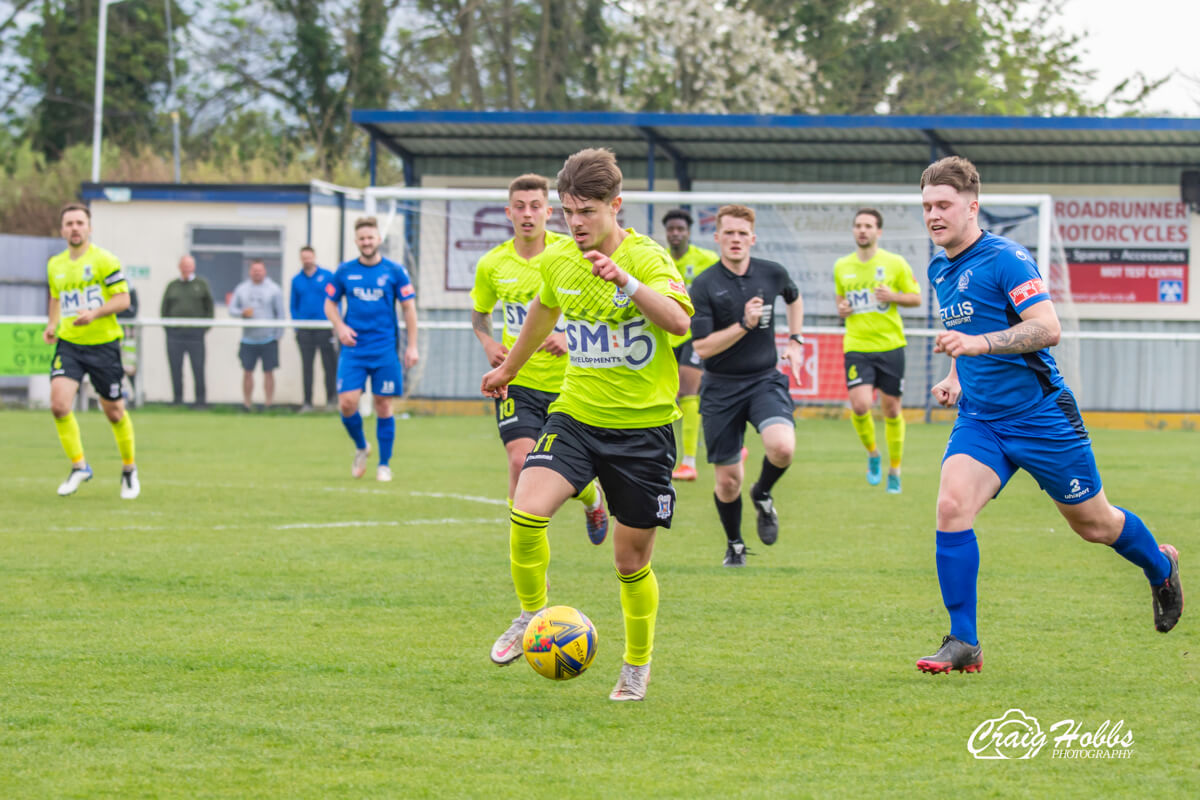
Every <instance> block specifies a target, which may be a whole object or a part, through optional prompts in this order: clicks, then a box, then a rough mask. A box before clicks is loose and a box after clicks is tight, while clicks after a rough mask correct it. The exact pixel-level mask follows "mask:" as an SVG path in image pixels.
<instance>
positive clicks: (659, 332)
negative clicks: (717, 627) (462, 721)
mask: <svg viewBox="0 0 1200 800" xmlns="http://www.w3.org/2000/svg"><path fill="white" fill-rule="evenodd" d="M621 179H622V178H621V171H620V169H619V168H618V167H617V163H616V158H615V156H613V154H612V152H611V151H610V150H606V149H588V150H582V151H580V152H578V153H576V154H575V155H573V156H571V157H570V158H568V159H567V161H566V163H565V164H564V165H563V168H562V170H561V171H560V172H559V173H558V181H557V183H558V186H557V188H558V194H559V199H560V202H561V204H562V211H563V217H564V219H565V220H566V223H567V226H568V228H569V230H570V233H571V236H572V239H573V241H560V242H555V243H553V244H551V245H549V246H547V248H546V250H545V252H543V253H542V255H541V257H540V259H539V266H540V268H541V271H542V286H541V289H540V290H539V293H538V296H537V297H536V298H535V299H534V300H533V301H532V302H531V303H530V305H529V313H528V316H526V317H525V320H524V325H523V327H522V330H521V335H520V336H519V337H518V338H517V341H516V342H515V343H514V344H513V347H512V349H511V350H510V351H509V353H508V355H507V356H506V357H505V358H504V360H503V361H502V362H501V363H500V364H499V365H498V366H497V367H496V368H494V369H493V370H492V371H491V372H489V373H488V374H486V375H485V376H484V377H483V382H482V386H481V388H482V391H483V393H484V394H486V395H488V396H491V397H503V396H504V394H505V391H506V389H507V387H508V385H509V384H510V383H511V382H512V381H513V379H514V378H516V377H517V375H518V372H519V370H520V369H521V367H522V365H523V364H524V363H525V362H526V361H527V360H528V359H529V357H530V356H531V355H532V354H533V353H534V352H535V351H536V350H537V348H538V347H539V346H540V345H541V343H542V342H543V341H544V340H545V338H546V337H547V336H548V335H550V333H551V332H552V331H553V330H554V327H555V324H556V323H558V322H559V319H560V317H561V318H562V325H563V327H565V334H566V338H567V347H568V352H569V358H570V363H569V364H568V366H567V369H566V375H565V377H564V380H563V386H562V392H561V393H560V394H559V396H558V399H557V400H555V401H554V402H553V403H551V404H550V409H549V411H550V417H549V420H548V421H547V423H546V426H545V427H544V428H543V429H542V431H541V433H540V435H539V437H538V440H537V443H536V444H535V446H534V448H533V451H532V452H530V453H529V455H528V456H527V458H526V460H525V466H524V468H523V469H522V471H521V476H520V478H519V480H518V481H517V488H516V493H515V495H514V497H513V509H512V514H511V517H510V526H509V556H510V560H511V565H512V576H513V585H514V587H515V589H516V593H517V597H518V599H519V600H520V602H521V609H522V611H521V614H520V616H518V617H517V618H516V619H514V620H513V623H512V625H510V626H509V628H508V629H507V630H506V631H505V632H504V633H502V634H501V635H500V637H499V638H498V639H497V640H496V643H495V644H494V645H493V646H492V652H491V657H492V660H493V661H494V662H496V663H497V664H503V663H511V661H512V660H515V659H516V658H518V657H520V650H519V648H520V645H519V642H520V639H521V635H522V633H523V632H524V630H525V626H526V625H527V624H528V622H529V620H530V619H532V617H533V615H534V614H536V613H537V612H538V611H539V610H541V609H542V608H544V607H545V606H546V604H547V589H546V570H547V568H548V566H549V563H550V547H549V542H548V539H547V528H548V526H549V524H550V517H551V516H553V514H554V512H555V511H557V510H558V508H559V507H560V506H562V504H563V503H564V502H566V500H567V498H569V497H570V496H571V495H573V494H575V493H577V492H578V491H579V490H580V489H582V488H583V487H584V486H586V485H587V484H588V483H590V482H591V481H592V479H593V478H597V477H598V478H599V479H600V485H601V486H603V487H604V492H605V495H606V496H607V500H608V505H609V512H610V513H611V514H612V516H613V517H614V518H615V520H616V522H615V524H614V526H613V536H612V538H613V556H614V560H615V562H616V570H617V578H618V580H619V582H620V597H621V611H622V616H623V618H624V623H625V625H624V627H625V652H624V663H623V664H622V667H621V673H620V676H619V677H618V679H617V684H616V686H615V687H614V688H613V690H612V693H611V694H610V695H609V697H610V698H611V699H612V700H643V699H645V696H646V687H647V684H648V683H649V679H650V654H651V651H652V649H653V644H654V622H655V619H656V617H657V614H658V581H657V579H656V578H655V576H654V572H653V570H652V569H651V566H650V561H651V556H652V554H653V551H654V536H655V532H656V530H657V528H659V527H670V524H671V518H672V516H673V515H674V512H675V492H674V489H673V488H672V487H671V466H672V464H673V463H674V459H675V440H674V433H673V432H672V430H671V423H672V422H673V421H674V420H675V419H676V418H678V416H679V410H678V407H677V406H676V405H675V394H676V392H677V391H678V389H679V376H678V371H677V369H676V366H675V359H674V356H673V354H672V352H671V346H670V336H671V335H672V334H674V335H682V334H683V333H684V332H685V331H686V330H687V328H688V324H689V320H690V318H691V313H692V305H691V301H690V300H689V299H688V294H687V287H686V286H685V285H684V283H683V280H682V278H681V277H680V275H679V272H678V270H677V269H676V268H675V265H674V263H673V262H672V261H671V258H670V256H669V255H668V254H667V252H666V250H664V249H663V248H662V246H661V245H659V244H657V243H656V242H655V241H654V240H653V239H651V238H649V237H647V236H642V235H639V234H638V233H636V232H634V231H633V230H623V229H622V228H621V227H620V226H619V225H618V224H617V213H618V211H619V210H620V208H621ZM514 642H516V643H517V644H516V645H515V649H516V650H517V652H516V653H515V654H512V651H513V649H514Z"/></svg>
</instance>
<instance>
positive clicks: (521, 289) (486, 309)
mask: <svg viewBox="0 0 1200 800" xmlns="http://www.w3.org/2000/svg"><path fill="white" fill-rule="evenodd" d="M560 239H567V237H566V236H563V235H562V234H560V233H554V232H553V231H546V246H547V247H548V246H550V245H551V244H553V243H554V242H557V241H559V240H560ZM568 241H572V240H568ZM538 258H540V254H539V255H538V256H535V257H534V258H532V259H529V260H526V259H524V258H521V256H520V254H518V253H517V248H516V245H515V244H514V243H513V240H512V239H509V240H508V241H507V242H504V243H503V244H498V245H496V246H495V247H493V248H492V249H491V250H489V251H487V252H486V253H484V254H483V257H482V258H480V259H479V262H478V263H477V264H476V265H475V287H474V288H473V289H471V302H472V303H474V304H475V306H474V307H475V310H476V311H478V312H479V313H480V314H491V313H492V310H493V309H494V308H495V307H496V304H497V303H500V304H501V305H502V308H503V311H504V331H503V333H502V336H501V341H502V342H503V343H504V346H505V347H507V348H509V349H510V350H511V349H512V346H513V343H514V342H516V341H517V337H518V336H520V335H521V326H522V325H524V323H525V315H526V314H528V313H529V303H530V301H532V300H533V298H534V297H536V296H537V293H538V290H539V289H541V288H542V273H541V272H540V271H539V270H538V265H537V261H538ZM566 369H567V359H566V357H565V356H555V355H551V354H550V353H547V352H545V351H544V350H539V351H537V352H536V353H534V354H533V355H532V356H530V358H529V360H528V361H526V362H525V366H523V367H521V371H520V372H519V373H518V374H517V377H516V378H514V379H513V382H512V383H513V385H514V386H525V387H527V388H529V389H536V390H537V391H539V392H554V393H557V392H558V391H559V389H561V388H562V381H563V373H564V372H566Z"/></svg>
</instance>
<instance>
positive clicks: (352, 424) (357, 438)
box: [342, 411, 367, 450]
mask: <svg viewBox="0 0 1200 800" xmlns="http://www.w3.org/2000/svg"><path fill="white" fill-rule="evenodd" d="M342 425H344V426H346V433H348V434H350V438H351V439H353V440H354V446H355V447H357V448H358V449H359V450H366V449H367V437H366V436H363V423H362V414H359V413H358V412H357V411H355V412H354V415H353V416H350V417H342Z"/></svg>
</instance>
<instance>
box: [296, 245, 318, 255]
mask: <svg viewBox="0 0 1200 800" xmlns="http://www.w3.org/2000/svg"><path fill="white" fill-rule="evenodd" d="M300 252H301V253H316V252H317V251H316V250H313V246H312V245H311V244H306V245H304V247H301V248H300Z"/></svg>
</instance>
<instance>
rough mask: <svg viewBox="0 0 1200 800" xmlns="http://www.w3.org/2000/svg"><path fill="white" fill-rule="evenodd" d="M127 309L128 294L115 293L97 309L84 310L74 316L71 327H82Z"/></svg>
mask: <svg viewBox="0 0 1200 800" xmlns="http://www.w3.org/2000/svg"><path fill="white" fill-rule="evenodd" d="M127 308H129V292H117V293H116V294H114V295H113V296H112V297H110V298H108V299H107V300H106V301H104V304H103V305H101V306H100V307H99V308H85V309H84V310H83V311H80V312H79V313H78V314H76V315H75V319H74V320H72V321H71V324H72V325H75V326H79V327H82V326H83V325H89V324H91V322H92V321H93V320H96V319H99V318H100V317H107V316H108V315H109V314H120V313H121V312H122V311H124V310H125V309H127Z"/></svg>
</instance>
